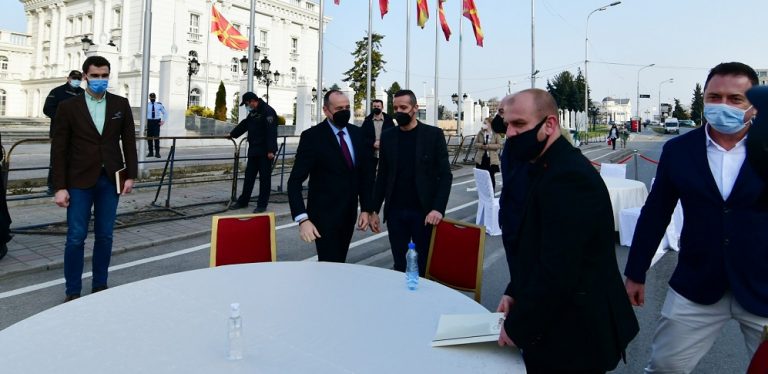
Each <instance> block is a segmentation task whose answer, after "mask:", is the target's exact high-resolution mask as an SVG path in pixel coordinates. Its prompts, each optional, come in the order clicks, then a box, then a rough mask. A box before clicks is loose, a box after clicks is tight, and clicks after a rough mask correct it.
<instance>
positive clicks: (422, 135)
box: [373, 122, 453, 220]
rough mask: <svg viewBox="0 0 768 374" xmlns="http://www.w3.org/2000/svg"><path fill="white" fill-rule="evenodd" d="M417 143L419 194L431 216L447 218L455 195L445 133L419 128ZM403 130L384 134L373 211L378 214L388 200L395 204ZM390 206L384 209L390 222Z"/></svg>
mask: <svg viewBox="0 0 768 374" xmlns="http://www.w3.org/2000/svg"><path fill="white" fill-rule="evenodd" d="M418 126H420V127H419V132H418V138H417V139H416V157H418V159H417V160H414V162H415V163H416V194H417V195H418V197H419V202H420V203H421V207H422V209H423V213H424V214H427V213H429V212H430V211H432V210H436V211H438V212H440V213H441V214H442V215H445V207H446V206H447V205H448V197H449V195H450V194H451V182H452V181H453V174H452V173H451V164H450V162H449V161H448V147H447V146H446V144H445V136H444V135H443V130H441V129H440V128H439V127H435V126H429V125H425V124H423V123H421V122H419V124H418ZM398 131H401V130H400V128H399V127H394V128H391V129H389V130H387V131H384V132H382V133H381V140H380V144H379V145H380V147H379V170H378V175H377V176H376V188H375V189H374V194H373V199H374V200H373V209H374V211H376V212H378V211H379V210H380V209H381V204H382V203H383V202H384V199H385V198H386V200H387V201H391V198H392V191H393V190H394V189H395V177H396V176H397V132H398ZM388 211H389V204H387V205H385V206H384V219H385V220H386V218H387V212H388Z"/></svg>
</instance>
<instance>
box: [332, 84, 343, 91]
mask: <svg viewBox="0 0 768 374" xmlns="http://www.w3.org/2000/svg"><path fill="white" fill-rule="evenodd" d="M330 90H336V91H339V90H341V87H339V85H338V84H336V83H334V84H332V85H331V88H330Z"/></svg>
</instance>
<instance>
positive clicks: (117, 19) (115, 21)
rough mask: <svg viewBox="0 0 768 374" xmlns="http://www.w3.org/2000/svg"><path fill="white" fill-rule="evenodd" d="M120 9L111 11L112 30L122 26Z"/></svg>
mask: <svg viewBox="0 0 768 374" xmlns="http://www.w3.org/2000/svg"><path fill="white" fill-rule="evenodd" d="M121 14H122V9H121V8H120V7H116V8H115V9H112V28H115V29H119V28H120V27H121V26H122V24H123V17H122V16H121Z"/></svg>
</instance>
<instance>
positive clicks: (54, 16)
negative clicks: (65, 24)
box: [48, 4, 63, 78]
mask: <svg viewBox="0 0 768 374" xmlns="http://www.w3.org/2000/svg"><path fill="white" fill-rule="evenodd" d="M50 8H51V35H50V37H49V38H48V40H49V44H48V56H50V57H49V65H50V67H49V74H48V75H49V76H50V77H52V78H55V77H58V76H59V60H60V59H61V57H60V56H59V44H61V43H62V42H63V40H62V38H63V35H61V34H62V33H61V32H60V29H61V22H60V15H61V13H62V12H61V8H59V6H58V5H57V4H51V5H50Z"/></svg>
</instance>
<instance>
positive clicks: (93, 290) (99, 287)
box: [91, 286, 109, 293]
mask: <svg viewBox="0 0 768 374" xmlns="http://www.w3.org/2000/svg"><path fill="white" fill-rule="evenodd" d="M107 288H109V287H107V286H98V287H93V288H91V293H96V292H101V291H104V290H106V289H107Z"/></svg>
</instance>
